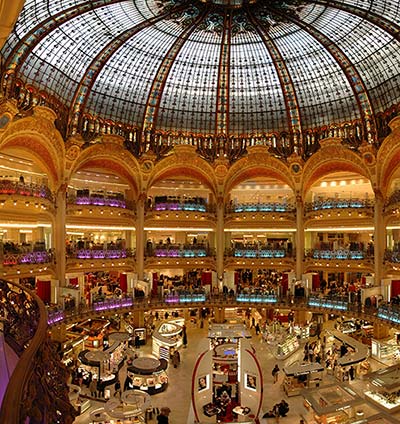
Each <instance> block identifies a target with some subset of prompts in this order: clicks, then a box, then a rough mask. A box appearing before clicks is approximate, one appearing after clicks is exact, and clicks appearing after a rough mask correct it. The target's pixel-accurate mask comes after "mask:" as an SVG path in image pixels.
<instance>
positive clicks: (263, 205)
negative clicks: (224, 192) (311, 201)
mask: <svg viewBox="0 0 400 424" xmlns="http://www.w3.org/2000/svg"><path fill="white" fill-rule="evenodd" d="M295 211H296V207H295V205H294V204H293V203H291V202H258V203H238V204H230V205H228V206H227V207H226V212H227V213H243V212H291V213H293V212H295Z"/></svg>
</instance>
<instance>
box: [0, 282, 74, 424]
mask: <svg viewBox="0 0 400 424" xmlns="http://www.w3.org/2000/svg"><path fill="white" fill-rule="evenodd" d="M0 300H1V301H0V315H1V316H2V317H4V318H3V320H4V339H5V341H6V342H7V343H8V345H9V346H10V347H11V348H12V349H13V350H14V351H15V353H16V354H17V355H18V357H19V360H18V363H17V365H16V367H15V369H14V371H13V372H12V375H11V378H10V379H9V381H7V382H4V381H2V384H5V385H6V386H7V389H6V391H5V394H4V397H3V399H2V400H3V402H2V407H1V410H0V422H2V423H8V424H19V423H22V422H39V421H40V422H49V423H50V422H51V423H56V422H59V418H60V417H63V422H64V423H72V422H73V421H74V418H75V416H76V415H77V413H76V411H75V409H74V408H73V406H72V405H71V404H70V403H69V397H68V393H69V389H68V385H67V379H68V371H67V370H66V368H65V367H64V365H63V364H62V363H61V362H60V360H59V356H58V353H57V349H56V347H55V345H54V344H53V343H52V342H51V341H50V340H49V338H48V334H47V320H46V316H47V314H46V309H45V307H44V304H43V303H42V301H41V300H40V299H39V298H38V297H37V296H36V295H35V294H34V293H32V292H30V291H29V290H26V289H25V288H24V287H22V286H20V285H19V284H15V283H11V282H8V281H5V280H0ZM3 371H4V370H3ZM45 371H46V372H45ZM0 373H1V371H0ZM2 375H3V376H4V374H2Z"/></svg>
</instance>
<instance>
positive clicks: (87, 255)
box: [67, 249, 135, 259]
mask: <svg viewBox="0 0 400 424" xmlns="http://www.w3.org/2000/svg"><path fill="white" fill-rule="evenodd" d="M134 255H135V251H134V250H132V249H106V250H104V249H76V250H69V251H67V256H68V257H69V258H75V259H124V258H132V257H133V256H134Z"/></svg>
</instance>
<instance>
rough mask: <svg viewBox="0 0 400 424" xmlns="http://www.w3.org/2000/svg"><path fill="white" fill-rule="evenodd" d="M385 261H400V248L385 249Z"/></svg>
mask: <svg viewBox="0 0 400 424" xmlns="http://www.w3.org/2000/svg"><path fill="white" fill-rule="evenodd" d="M385 261H388V262H394V263H400V252H399V251H398V250H389V249H386V250H385Z"/></svg>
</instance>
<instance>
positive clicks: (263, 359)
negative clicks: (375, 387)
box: [75, 324, 400, 424]
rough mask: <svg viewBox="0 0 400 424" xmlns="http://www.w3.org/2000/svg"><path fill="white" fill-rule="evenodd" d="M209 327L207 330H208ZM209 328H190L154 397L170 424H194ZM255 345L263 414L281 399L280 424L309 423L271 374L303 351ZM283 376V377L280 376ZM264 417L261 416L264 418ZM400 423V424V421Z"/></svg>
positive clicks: (357, 385) (299, 403)
mask: <svg viewBox="0 0 400 424" xmlns="http://www.w3.org/2000/svg"><path fill="white" fill-rule="evenodd" d="M205 327H206V326H205ZM207 331H208V330H207V328H197V326H194V325H193V324H191V325H188V328H187V334H188V347H187V348H186V349H183V350H182V351H181V364H180V366H179V367H178V368H176V369H175V368H173V367H171V368H169V369H168V376H169V386H168V388H167V390H166V391H165V392H163V393H159V394H157V395H154V396H152V401H153V406H154V407H158V408H160V407H162V406H168V407H169V408H170V409H171V411H172V412H171V414H170V423H171V424H193V423H194V418H193V411H192V408H191V379H192V372H193V367H194V364H195V361H196V359H197V357H198V356H199V354H200V353H202V352H204V351H205V350H207V349H208V346H209V344H208V343H209V342H208V339H207ZM251 332H252V334H253V337H252V344H253V346H254V348H255V350H256V355H257V357H258V359H259V362H260V364H261V366H262V369H263V374H264V375H263V377H264V388H263V406H262V411H263V413H265V412H266V411H268V410H269V409H270V408H271V407H272V406H273V405H274V404H275V403H277V402H279V401H280V400H281V399H286V401H287V402H288V403H289V407H290V410H289V413H288V415H287V416H286V417H283V418H281V419H280V421H279V423H280V424H298V423H299V422H300V419H301V418H303V417H304V418H305V419H306V423H307V422H308V420H307V410H306V409H305V407H304V405H303V398H302V396H291V397H287V396H286V395H285V393H284V392H283V389H282V385H281V383H282V379H283V375H280V379H279V382H278V383H276V384H273V381H272V376H271V371H272V368H273V366H274V365H275V363H277V362H278V364H279V366H280V369H282V368H283V367H284V366H285V364H289V363H292V362H294V361H296V360H301V359H302V356H303V351H302V349H299V351H297V352H295V353H294V354H293V355H291V356H290V357H289V358H288V359H287V360H286V361H281V362H279V361H276V359H275V358H274V357H273V356H272V354H271V351H270V349H269V347H268V345H267V344H266V343H265V342H263V341H262V340H261V337H260V336H256V335H255V332H254V330H251ZM138 352H139V355H150V352H151V341H150V340H149V341H148V344H147V345H146V346H143V347H141V349H139V351H138ZM372 367H373V369H374V370H375V369H378V368H381V367H383V365H382V364H379V363H378V362H376V361H372ZM120 373H121V374H120V380H121V381H124V378H125V373H126V368H125V367H123V368H122V369H121V371H120ZM281 374H282V373H281ZM332 383H334V379H333V377H332V376H330V375H324V380H323V385H329V384H332ZM366 384H367V383H366V382H365V381H362V380H355V381H353V382H351V385H352V387H353V389H354V390H355V391H356V392H357V393H358V394H359V395H361V396H362V397H363V390H364V389H365V387H366ZM93 405H94V407H96V405H97V407H99V406H104V404H100V403H99V402H93ZM379 412H380V411H379V409H378V408H374V407H368V408H367V407H366V408H365V414H366V416H370V415H374V414H377V413H379ZM261 416H262V415H261ZM397 418H400V413H399V414H397ZM90 422H91V421H90V420H89V414H88V413H85V414H83V415H82V416H81V417H78V418H77V419H76V421H75V423H76V424H86V423H90ZM148 422H150V423H155V421H153V420H150V421H148ZM399 422H400V421H399ZM260 423H261V424H273V423H275V419H262V418H261V419H260Z"/></svg>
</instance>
